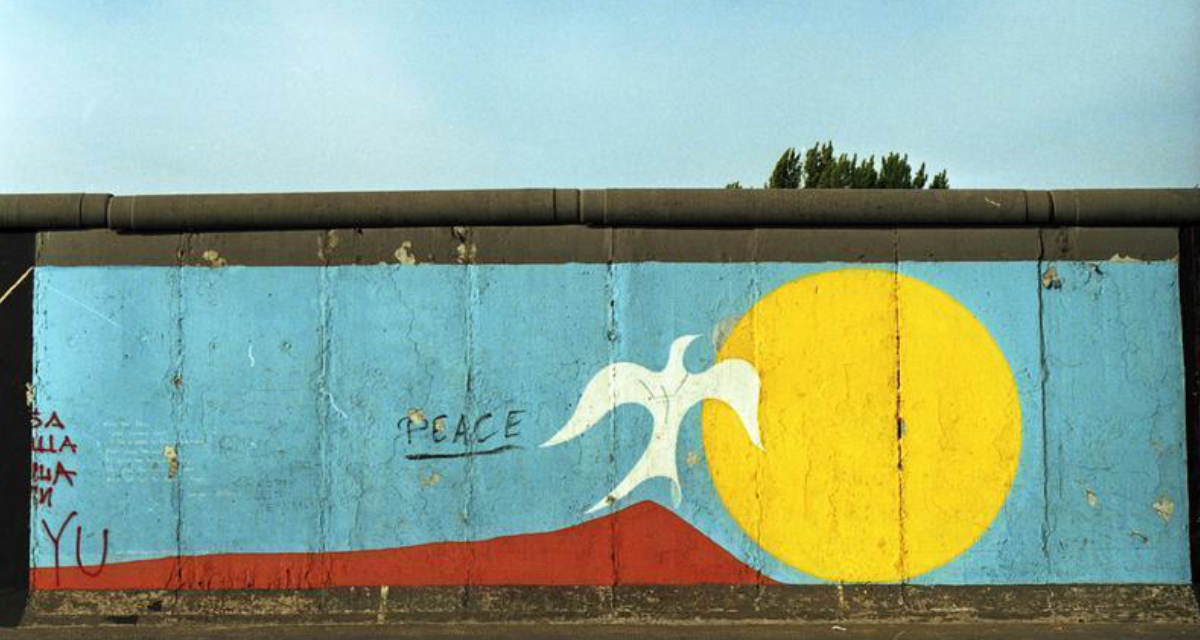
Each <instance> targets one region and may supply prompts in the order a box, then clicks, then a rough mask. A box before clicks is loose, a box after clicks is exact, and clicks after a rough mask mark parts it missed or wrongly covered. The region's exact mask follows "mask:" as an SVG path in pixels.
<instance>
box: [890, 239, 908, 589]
mask: <svg viewBox="0 0 1200 640" xmlns="http://www.w3.org/2000/svg"><path fill="white" fill-rule="evenodd" d="M892 242H893V245H892V246H893V252H894V253H893V260H894V261H893V264H892V313H893V314H894V316H893V320H894V325H893V327H894V330H895V333H894V336H895V339H896V358H895V366H896V377H895V385H896V405H895V412H894V414H893V424H894V425H895V428H896V507H897V514H896V515H897V525H898V529H897V531H898V536H899V537H898V541H897V544H898V552H899V553H898V557H897V565H896V568H897V574H898V575H899V576H900V585H901V589H900V601H901V603H905V593H904V588H903V587H904V585H905V584H907V583H908V578H909V576H908V569H907V560H908V557H907V556H908V547H907V540H906V536H905V511H906V510H905V505H904V498H905V495H904V416H903V414H902V410H903V399H902V392H903V383H904V380H903V374H902V370H903V366H902V364H903V353H902V351H901V342H902V338H903V335H904V334H903V327H902V325H901V322H902V316H901V314H900V286H901V285H900V230H899V229H894V230H893V231H892Z"/></svg>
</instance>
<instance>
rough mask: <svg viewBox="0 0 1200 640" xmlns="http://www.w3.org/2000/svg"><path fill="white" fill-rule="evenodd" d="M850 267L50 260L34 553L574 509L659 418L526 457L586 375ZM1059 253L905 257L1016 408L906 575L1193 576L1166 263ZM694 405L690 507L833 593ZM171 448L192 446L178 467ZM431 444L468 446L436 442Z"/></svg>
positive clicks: (259, 548)
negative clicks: (734, 478) (974, 493)
mask: <svg viewBox="0 0 1200 640" xmlns="http://www.w3.org/2000/svg"><path fill="white" fill-rule="evenodd" d="M845 266H854V265H837V264H820V265H818V264H774V263H771V264H732V265H706V264H661V263H639V264H617V265H613V266H611V267H609V266H607V265H579V264H568V265H553V266H470V267H460V266H431V265H422V266H418V267H405V266H386V265H378V266H369V267H361V266H359V267H330V268H315V267H271V268H265V267H254V268H245V267H229V268H222V269H208V268H200V267H184V268H181V269H180V268H166V267H39V268H38V270H37V273H36V277H35V283H36V284H35V287H36V289H35V331H34V333H35V335H34V343H35V344H34V349H35V376H34V382H35V386H36V390H37V403H38V406H39V408H40V409H41V410H42V411H43V412H44V413H48V411H50V410H56V411H58V412H59V413H60V415H62V416H63V417H64V419H65V420H66V421H67V423H68V425H69V430H68V433H70V434H71V435H72V438H73V439H74V440H76V441H77V442H78V443H79V447H80V449H79V455H78V456H76V462H77V463H78V468H79V472H80V474H79V477H78V478H77V482H76V485H77V486H75V487H74V488H67V489H63V490H61V491H58V490H56V491H58V493H56V494H55V505H54V508H53V509H51V510H45V509H41V510H39V509H37V508H35V512H34V518H35V520H34V523H35V528H34V532H33V540H32V544H33V551H32V555H33V562H34V566H52V565H53V549H52V547H51V546H50V544H49V539H48V538H46V536H45V534H44V533H43V532H41V530H40V527H39V526H37V523H38V522H39V521H40V518H42V517H45V518H46V519H47V520H48V521H49V522H50V525H51V528H52V529H56V524H55V523H56V522H60V521H61V518H63V517H65V515H66V514H67V513H69V512H70V511H72V510H74V511H78V512H79V513H80V516H78V518H79V520H78V521H76V522H72V527H74V525H75V524H81V525H82V526H84V549H85V550H88V549H98V548H99V546H98V545H99V532H100V530H101V529H103V528H104V527H107V528H109V529H110V530H111V534H110V535H111V545H112V546H111V549H110V552H109V559H108V561H109V562H110V563H111V562H120V561H125V560H134V559H145V558H154V557H163V556H173V555H176V554H180V553H181V554H206V553H220V552H273V551H324V550H349V549H366V548H388V547H397V546H404V545H410V544H418V543H424V542H431V541H442V540H469V539H483V538H490V537H494V536H499V535H507V534H514V533H527V532H539V531H547V530H552V529H557V528H561V527H565V526H569V525H571V524H575V523H577V522H579V521H580V520H581V519H583V515H582V514H583V512H584V510H585V509H586V508H587V507H589V506H590V505H592V504H593V503H595V502H596V500H598V499H599V498H600V497H602V496H603V495H604V494H605V493H606V492H607V491H608V489H610V488H611V487H612V486H613V485H615V483H616V481H617V480H619V479H620V478H621V477H622V476H623V475H624V473H625V472H626V471H627V470H628V469H629V468H630V467H631V466H632V464H633V463H634V461H635V460H636V458H637V457H638V456H639V455H640V453H641V451H642V450H643V449H644V445H645V442H646V441H647V439H648V437H649V433H650V422H649V419H648V417H647V415H646V414H645V413H643V412H642V410H640V409H638V408H636V407H622V408H620V409H618V410H617V411H616V412H614V413H613V414H611V415H610V417H609V418H608V420H606V424H604V425H601V426H599V427H597V428H595V429H593V430H591V431H589V432H588V433H587V434H586V435H585V436H583V437H581V438H579V439H577V440H575V441H572V442H570V443H567V444H564V445H561V446H558V447H554V448H550V449H538V448H537V444H538V443H540V442H542V441H543V440H545V439H546V438H547V437H549V436H550V435H551V434H552V433H553V432H554V431H556V430H557V429H558V427H559V426H561V425H562V424H563V423H564V422H565V421H566V419H567V418H568V417H569V415H570V413H571V411H572V410H573V408H574V405H575V402H576V401H577V400H578V396H579V393H580V391H581V390H582V388H583V386H584V385H585V384H586V383H587V381H588V380H589V379H590V378H591V377H592V375H593V374H594V373H595V372H596V371H597V370H599V369H600V368H601V367H603V366H605V365H606V364H608V363H609V362H611V361H614V360H622V361H624V360H629V361H634V362H638V363H641V364H644V365H646V366H650V367H651V368H660V367H661V366H663V364H665V360H666V355H667V349H668V347H669V345H670V343H671V342H672V340H674V338H676V337H678V336H679V335H682V334H687V333H695V334H700V335H702V336H704V339H703V340H699V341H697V342H696V343H695V344H694V345H693V347H692V349H691V350H690V351H689V353H688V357H687V363H688V367H689V368H690V369H692V370H699V369H703V368H705V367H707V366H708V365H709V364H710V363H711V362H712V360H713V357H714V349H713V342H712V336H713V335H714V330H715V328H716V326H717V325H718V324H719V323H720V322H721V321H722V320H723V319H725V318H729V317H734V318H736V317H738V316H740V315H741V314H742V313H744V312H745V311H746V310H747V309H748V308H749V307H750V305H752V304H753V302H754V301H755V300H757V299H758V298H759V297H760V296H761V295H762V294H765V293H767V292H769V291H771V290H772V289H774V288H776V287H778V286H780V285H781V284H783V283H785V282H787V281H789V280H792V279H794V278H797V277H800V276H803V275H806V274H810V273H815V272H820V271H825V270H829V269H834V268H841V267H845ZM1054 266H1056V267H1057V269H1058V270H1059V273H1060V275H1061V277H1062V281H1063V287H1062V288H1061V289H1054V290H1041V291H1040V292H1039V285H1040V273H1039V265H1038V264H1037V263H1034V262H1008V263H1005V262H988V263H902V264H901V265H899V269H900V270H901V272H903V273H906V274H908V275H912V276H915V277H918V278H921V279H923V280H925V281H927V282H930V283H931V284H933V285H935V286H937V287H939V288H941V289H942V290H944V291H946V292H947V293H949V294H950V295H952V296H954V297H955V298H956V299H958V300H959V301H960V302H961V303H962V304H963V305H965V306H966V307H967V308H968V309H970V310H971V311H972V312H973V313H974V314H975V315H976V316H977V317H979V318H980V319H981V320H982V321H983V322H984V324H985V325H986V326H987V327H988V328H989V330H990V331H991V332H992V335H993V337H994V338H995V339H996V341H997V343H998V344H999V345H1000V347H1001V349H1002V350H1003V352H1004V354H1005V356H1006V357H1007V359H1008V361H1009V364H1010V367H1011V368H1012V371H1013V374H1014V376H1015V378H1016V381H1017V386H1018V389H1019V395H1020V401H1021V409H1022V415H1023V416H1024V424H1023V446H1022V455H1021V464H1020V469H1019V471H1018V474H1017V478H1016V481H1015V483H1014V486H1013V489H1012V491H1011V493H1010V496H1009V499H1008V501H1007V503H1006V505H1005V507H1004V508H1003V509H1002V511H1001V513H1000V515H999V516H998V517H997V519H996V521H995V523H994V524H993V525H992V527H991V528H990V529H989V530H988V531H987V533H986V534H985V535H984V536H983V537H982V539H981V540H980V541H979V542H978V543H977V544H976V545H975V546H974V547H972V548H971V549H970V550H969V551H967V552H966V553H964V554H963V555H962V556H960V557H959V558H957V559H956V560H954V561H952V562H950V563H948V564H946V565H944V566H942V567H940V568H938V569H935V570H934V571H932V572H930V573H928V574H925V575H923V576H920V577H918V578H917V579H916V580H915V582H918V583H931V584H932V583H940V584H977V583H989V584H990V583H1011V584H1029V583H1045V582H1066V583H1071V582H1113V583H1121V582H1146V583H1185V582H1188V581H1189V579H1190V575H1189V570H1188V561H1187V542H1186V520H1187V513H1188V508H1187V504H1186V484H1185V482H1186V480H1185V461H1184V457H1185V456H1184V448H1183V447H1184V445H1183V437H1184V431H1183V424H1184V415H1183V411H1184V407H1183V388H1182V385H1183V371H1182V352H1181V340H1180V325H1179V301H1178V284H1177V271H1176V265H1175V264H1174V263H1170V262H1164V263H1141V264H1126V263H1100V264H1093V263H1062V264H1058V265H1054ZM880 268H891V266H890V265H885V266H883V267H880ZM1039 293H1040V298H1039ZM610 300H611V301H612V302H613V304H612V305H610V304H609V302H610ZM164 301H168V302H166V303H165V304H164ZM1039 309H1041V310H1042V314H1041V315H1039ZM1039 318H1041V322H1039ZM1043 334H1044V341H1043ZM1043 343H1044V345H1045V346H1044V352H1045V353H1044V358H1043V353H1042V351H1043ZM1043 362H1045V363H1046V366H1045V367H1043V364H1042V363H1043ZM176 378H178V380H179V384H176V383H175V379H176ZM1043 381H1044V384H1043ZM1043 398H1044V402H1043ZM412 408H419V409H422V410H423V411H424V412H425V413H426V415H427V416H429V417H431V418H432V417H433V416H435V415H438V414H442V413H444V414H449V415H451V419H450V422H449V425H448V426H449V427H450V429H451V432H452V431H453V427H454V425H455V421H456V417H457V414H459V413H463V412H466V413H469V414H470V415H471V416H476V415H479V414H482V413H484V412H492V413H495V414H497V418H496V419H493V422H492V423H489V424H492V425H495V426H501V425H502V423H503V415H504V414H505V413H506V412H507V411H508V410H510V409H522V410H524V411H525V413H524V414H523V415H522V416H521V420H522V424H521V427H520V430H521V433H522V435H521V436H520V437H519V438H518V439H516V440H514V441H513V442H516V443H518V444H520V445H522V446H524V447H525V449H524V450H521V451H515V452H510V453H505V454H502V455H497V456H491V457H476V458H471V459H459V460H434V461H408V460H405V459H404V454H405V453H410V452H413V451H415V450H416V449H415V448H414V449H410V448H408V447H407V445H406V442H405V436H404V434H403V433H402V432H400V431H398V430H397V429H396V423H397V421H398V420H399V418H401V417H402V416H404V415H405V413H406V412H407V411H408V410H409V409H412ZM699 414H700V411H699V409H698V408H696V409H693V410H692V412H691V413H690V414H689V416H688V418H687V420H686V421H685V423H684V432H683V434H682V436H681V442H680V448H679V459H680V470H681V480H682V483H683V493H684V501H683V503H682V504H681V505H680V506H679V507H678V508H677V509H676V511H677V512H678V513H679V514H680V515H682V516H683V517H684V518H685V519H686V520H688V521H689V522H690V523H692V524H693V525H694V526H696V527H697V528H699V529H700V530H701V531H703V532H704V533H705V534H706V535H708V536H709V537H711V538H712V539H713V540H715V541H716V542H718V543H719V544H721V545H722V546H723V547H725V548H726V549H728V550H730V551H731V552H732V553H734V554H735V555H736V556H738V557H739V558H741V559H742V560H744V561H746V562H747V563H749V564H751V565H752V566H755V567H757V568H760V569H762V570H763V571H764V572H765V573H766V574H767V575H769V576H770V577H772V578H775V579H777V580H782V581H786V582H797V583H811V582H817V580H815V579H814V578H812V577H810V576H807V575H805V574H802V573H799V572H797V571H794V570H792V569H790V568H787V567H785V566H783V565H782V564H780V563H779V562H777V561H775V560H774V559H773V558H771V557H770V556H769V555H767V554H765V553H763V552H762V551H761V550H759V549H758V548H757V547H756V546H755V545H754V544H753V543H751V542H750V541H749V540H748V539H747V538H746V537H745V536H744V535H743V534H742V533H741V531H740V530H739V529H738V528H737V527H736V525H734V524H733V522H732V520H731V519H730V518H729V517H728V516H727V514H726V512H725V510H724V508H723V506H722V505H721V503H720V501H719V499H718V498H717V496H716V493H715V490H714V488H713V487H712V484H711V481H710V480H709V476H708V473H707V468H706V466H705V464H704V462H703V461H701V463H700V464H697V465H695V466H693V467H688V466H687V465H686V464H684V463H683V459H684V458H685V457H686V455H687V453H688V452H697V453H700V454H702V453H703V446H702V444H701V440H700V429H699ZM493 442H494V443H497V444H501V443H502V442H500V441H499V440H498V439H494V440H492V441H490V442H489V444H491V443H493ZM167 445H172V446H177V447H178V451H179V458H180V461H181V469H180V473H179V477H178V478H177V479H168V477H167V475H168V474H167V463H166V458H165V456H164V454H163V447H164V446H167ZM441 449H451V448H450V447H449V446H448V445H442V446H441V447H439V448H437V449H435V448H433V447H429V446H426V447H423V448H421V449H420V450H421V451H434V450H441ZM701 457H702V456H701ZM435 476H436V482H434V481H433V478H434V477H435ZM953 490H955V488H954V487H947V491H953ZM1088 490H1091V491H1092V492H1093V493H1094V494H1095V495H1096V497H1097V505H1096V506H1091V505H1090V504H1089V503H1088V501H1087V498H1086V495H1087V494H1086V492H1087V491H1088ZM1161 498H1166V499H1168V500H1170V501H1171V502H1172V503H1173V504H1174V509H1175V511H1174V514H1173V515H1172V516H1171V517H1170V518H1169V519H1164V518H1162V517H1160V516H1159V515H1158V514H1157V513H1156V512H1155V510H1154V508H1153V504H1154V502H1155V501H1157V500H1160V499H1161ZM641 499H653V500H655V501H657V502H659V503H660V504H663V505H666V506H671V499H670V492H669V490H668V487H667V485H666V483H665V481H652V482H651V483H649V484H647V485H643V486H642V487H641V488H639V489H638V490H637V491H636V492H635V493H634V494H633V495H632V496H631V498H630V499H629V500H627V501H626V502H625V503H621V504H618V505H617V506H618V507H620V506H624V505H625V504H629V503H632V502H634V501H637V500H641ZM797 526H803V523H798V524H797ZM71 550H72V551H73V549H71Z"/></svg>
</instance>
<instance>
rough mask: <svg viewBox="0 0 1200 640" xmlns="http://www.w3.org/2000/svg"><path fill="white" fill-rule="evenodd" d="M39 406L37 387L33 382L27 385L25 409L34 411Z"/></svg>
mask: <svg viewBox="0 0 1200 640" xmlns="http://www.w3.org/2000/svg"><path fill="white" fill-rule="evenodd" d="M36 406H37V387H36V386H34V384H33V383H32V382H26V383H25V408H27V409H29V410H30V411H33V408H34V407H36Z"/></svg>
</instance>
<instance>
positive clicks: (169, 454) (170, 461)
mask: <svg viewBox="0 0 1200 640" xmlns="http://www.w3.org/2000/svg"><path fill="white" fill-rule="evenodd" d="M163 457H164V458H166V459H167V478H169V479H172V480H174V479H175V477H176V476H178V475H179V450H178V449H176V448H175V445H170V444H169V445H167V446H165V447H163Z"/></svg>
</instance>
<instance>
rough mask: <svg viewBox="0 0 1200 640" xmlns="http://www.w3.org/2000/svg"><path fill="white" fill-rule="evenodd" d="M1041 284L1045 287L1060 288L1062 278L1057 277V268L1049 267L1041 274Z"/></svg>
mask: <svg viewBox="0 0 1200 640" xmlns="http://www.w3.org/2000/svg"><path fill="white" fill-rule="evenodd" d="M1042 286H1043V287H1045V288H1047V289H1061V288H1062V280H1059V278H1058V269H1055V268H1054V267H1050V268H1049V269H1046V272H1045V273H1043V274H1042Z"/></svg>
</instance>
